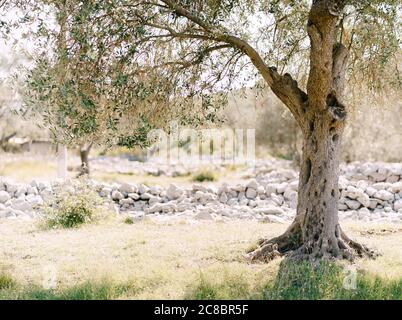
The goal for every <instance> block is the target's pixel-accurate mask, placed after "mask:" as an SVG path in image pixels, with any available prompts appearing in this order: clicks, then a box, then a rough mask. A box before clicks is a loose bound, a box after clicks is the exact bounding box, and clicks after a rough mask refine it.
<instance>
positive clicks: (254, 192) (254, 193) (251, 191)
mask: <svg viewBox="0 0 402 320" xmlns="http://www.w3.org/2000/svg"><path fill="white" fill-rule="evenodd" d="M246 197H247V198H249V199H255V198H256V197H257V190H256V189H254V188H250V187H247V189H246Z"/></svg>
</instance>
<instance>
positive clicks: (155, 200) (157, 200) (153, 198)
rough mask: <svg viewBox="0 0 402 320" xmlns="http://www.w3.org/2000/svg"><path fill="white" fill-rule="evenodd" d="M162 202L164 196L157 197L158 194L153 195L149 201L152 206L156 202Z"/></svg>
mask: <svg viewBox="0 0 402 320" xmlns="http://www.w3.org/2000/svg"><path fill="white" fill-rule="evenodd" d="M160 202H162V198H160V197H156V196H152V197H151V198H150V199H149V200H148V203H149V205H150V206H152V205H153V204H155V203H160Z"/></svg>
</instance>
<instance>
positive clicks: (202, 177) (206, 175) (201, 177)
mask: <svg viewBox="0 0 402 320" xmlns="http://www.w3.org/2000/svg"><path fill="white" fill-rule="evenodd" d="M215 180H216V177H215V175H214V174H213V173H212V172H210V171H203V172H199V173H197V174H196V175H194V177H193V181H197V182H204V181H215Z"/></svg>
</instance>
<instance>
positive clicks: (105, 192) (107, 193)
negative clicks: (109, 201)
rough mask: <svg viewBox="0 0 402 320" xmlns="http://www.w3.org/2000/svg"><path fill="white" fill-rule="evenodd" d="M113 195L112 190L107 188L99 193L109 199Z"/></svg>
mask: <svg viewBox="0 0 402 320" xmlns="http://www.w3.org/2000/svg"><path fill="white" fill-rule="evenodd" d="M111 193H112V189H111V188H107V187H104V188H102V189H101V190H100V191H99V195H100V196H101V197H103V198H106V197H109V196H110V194H111Z"/></svg>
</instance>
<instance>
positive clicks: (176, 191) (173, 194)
mask: <svg viewBox="0 0 402 320" xmlns="http://www.w3.org/2000/svg"><path fill="white" fill-rule="evenodd" d="M183 192H184V191H183V190H182V189H180V188H179V187H178V186H177V185H175V184H174V183H172V184H170V186H169V188H168V189H167V190H166V196H167V197H168V199H169V200H175V199H177V198H179V197H180V196H181V195H182V194H183Z"/></svg>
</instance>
